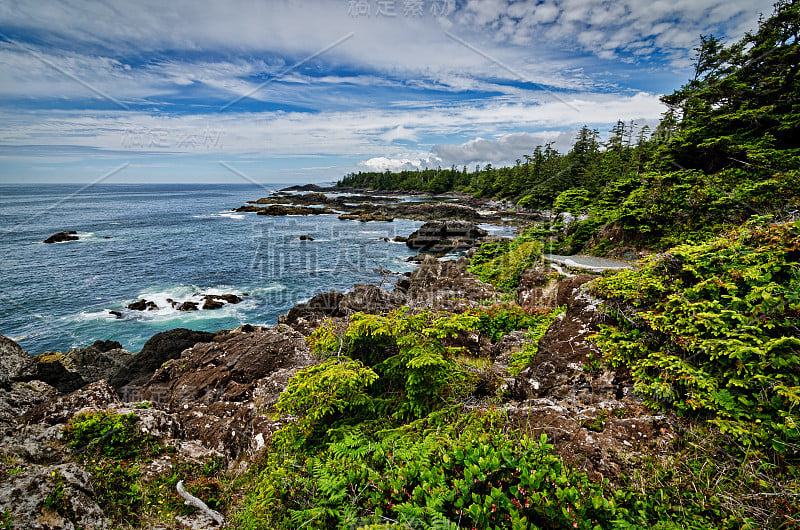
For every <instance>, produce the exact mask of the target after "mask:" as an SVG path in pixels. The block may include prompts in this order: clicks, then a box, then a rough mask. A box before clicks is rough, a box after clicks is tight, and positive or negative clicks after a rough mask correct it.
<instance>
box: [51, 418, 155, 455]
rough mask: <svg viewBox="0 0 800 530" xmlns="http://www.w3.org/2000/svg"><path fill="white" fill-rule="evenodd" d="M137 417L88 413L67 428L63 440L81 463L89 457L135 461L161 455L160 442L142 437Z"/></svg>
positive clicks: (71, 422)
mask: <svg viewBox="0 0 800 530" xmlns="http://www.w3.org/2000/svg"><path fill="white" fill-rule="evenodd" d="M137 421H138V420H137V418H136V414H134V413H132V412H131V413H130V414H114V413H113V412H107V411H101V412H85V413H82V414H78V415H77V416H75V417H74V418H72V419H71V420H70V421H69V423H68V424H67V426H66V427H65V428H64V440H66V441H67V442H68V443H69V447H70V448H71V449H72V450H73V451H74V452H75V454H77V455H78V457H79V458H81V459H84V460H85V459H87V458H89V457H90V456H98V455H99V456H108V457H111V458H118V459H124V458H132V457H136V456H138V455H139V454H141V453H153V452H154V453H158V451H159V450H160V446H159V443H158V440H156V439H155V438H153V437H152V436H150V435H147V434H144V433H141V432H140V431H139V429H138V427H137V425H136V423H137Z"/></svg>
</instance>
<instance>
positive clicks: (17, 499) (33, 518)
mask: <svg viewBox="0 0 800 530" xmlns="http://www.w3.org/2000/svg"><path fill="white" fill-rule="evenodd" d="M93 495H94V490H93V489H92V483H91V480H90V476H89V474H88V473H87V472H86V471H84V470H83V469H81V468H80V467H79V466H78V465H77V464H72V463H68V464H59V465H54V466H40V465H32V466H31V465H28V466H26V469H24V470H23V471H22V472H21V473H15V474H13V475H8V476H6V477H5V478H4V480H2V481H1V482H0V512H2V513H4V514H5V513H8V514H9V526H4V528H9V529H12V530H23V529H24V530H52V529H55V528H60V529H65V530H66V529H69V530H72V529H77V528H93V529H97V530H102V529H106V528H109V521H108V519H107V518H106V516H105V514H104V513H103V510H101V509H100V507H99V506H98V505H97V504H96V503H95V501H94V500H93V498H92V496H93ZM53 498H57V499H59V505H58V510H56V509H54V508H53V505H52V499H53Z"/></svg>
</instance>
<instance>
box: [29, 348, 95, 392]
mask: <svg viewBox="0 0 800 530" xmlns="http://www.w3.org/2000/svg"><path fill="white" fill-rule="evenodd" d="M62 357H63V354H60V353H51V352H45V353H44V354H42V355H37V356H35V357H34V359H35V360H36V365H35V372H34V374H33V375H32V376H31V377H30V378H29V380H33V379H37V380H39V381H44V382H45V383H47V384H49V385H52V386H53V387H55V388H57V389H58V391H59V392H63V393H67V392H72V391H74V390H77V389H79V388H80V387H82V386H83V385H85V384H86V381H85V380H84V379H83V377H81V375H80V374H79V373H77V372H73V371H71V370H68V369H67V367H66V366H64V365H63V364H62V363H61V359H62Z"/></svg>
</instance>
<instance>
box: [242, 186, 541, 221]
mask: <svg viewBox="0 0 800 530" xmlns="http://www.w3.org/2000/svg"><path fill="white" fill-rule="evenodd" d="M326 194H333V196H329V195H326ZM410 197H412V198H413V199H414V200H413V201H409V200H407V199H408V198H410ZM235 211H237V212H249V213H256V214H258V215H271V216H278V215H323V214H338V215H339V219H341V220H345V221H347V220H351V221H361V222H369V221H382V222H389V221H392V220H394V219H413V220H416V221H445V220H462V221H471V222H474V223H498V224H509V225H521V224H526V223H531V222H537V221H542V220H544V219H545V217H543V215H542V214H541V213H540V212H525V211H519V210H518V209H516V208H515V207H513V206H512V205H511V204H510V203H507V202H505V201H498V200H496V199H485V198H475V197H473V196H471V195H468V194H466V193H456V192H450V193H444V194H438V195H429V194H423V193H418V192H396V191H375V190H369V189H365V188H337V187H327V188H323V187H319V186H315V187H291V188H285V189H283V190H280V191H278V192H275V193H273V194H272V195H270V196H269V197H263V198H261V199H257V200H253V201H249V202H248V203H247V204H246V205H243V206H241V207H239V208H237V209H236V210H235Z"/></svg>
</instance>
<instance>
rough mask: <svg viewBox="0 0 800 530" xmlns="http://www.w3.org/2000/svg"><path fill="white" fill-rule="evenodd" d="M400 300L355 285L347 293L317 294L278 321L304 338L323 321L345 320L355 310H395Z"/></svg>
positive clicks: (368, 287)
mask: <svg viewBox="0 0 800 530" xmlns="http://www.w3.org/2000/svg"><path fill="white" fill-rule="evenodd" d="M404 301H405V299H404V297H402V296H400V295H398V294H395V293H391V292H389V291H385V290H383V289H381V288H380V287H377V286H375V285H366V284H356V285H354V286H353V290H352V291H351V292H349V293H339V292H336V291H331V292H329V293H322V294H318V295H316V296H314V297H313V298H311V299H310V300H309V301H308V302H306V303H304V304H298V305H296V306H294V307H293V308H292V309H290V310H289V312H288V313H287V314H285V315H281V316H280V317H278V322H280V323H282V324H287V325H289V326H291V327H292V328H293V329H295V330H297V331H300V332H301V333H303V334H305V335H307V334H309V333H311V332H312V331H313V330H314V328H315V327H316V326H317V325H319V324H320V323H321V322H322V321H323V320H324V319H326V318H338V317H346V316H349V315H353V314H355V313H358V312H359V311H362V312H364V313H372V314H381V313H386V312H389V311H392V310H394V309H397V308H398V307H400V306H401V305H402V304H403V303H404Z"/></svg>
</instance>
